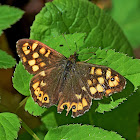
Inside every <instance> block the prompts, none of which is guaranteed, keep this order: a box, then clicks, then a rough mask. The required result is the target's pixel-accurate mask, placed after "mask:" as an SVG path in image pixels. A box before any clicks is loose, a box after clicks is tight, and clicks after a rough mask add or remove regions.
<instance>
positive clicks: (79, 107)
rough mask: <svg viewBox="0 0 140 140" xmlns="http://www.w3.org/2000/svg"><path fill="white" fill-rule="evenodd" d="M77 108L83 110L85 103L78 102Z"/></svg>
mask: <svg viewBox="0 0 140 140" xmlns="http://www.w3.org/2000/svg"><path fill="white" fill-rule="evenodd" d="M77 110H83V105H82V103H80V102H79V103H78V106H77Z"/></svg>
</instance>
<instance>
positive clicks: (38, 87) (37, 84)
mask: <svg viewBox="0 0 140 140" xmlns="http://www.w3.org/2000/svg"><path fill="white" fill-rule="evenodd" d="M17 52H18V54H19V56H20V57H21V59H22V63H23V65H24V66H25V69H26V70H27V71H28V72H29V73H31V74H34V77H33V78H32V79H31V82H30V91H31V94H32V97H33V99H34V101H35V102H37V103H38V104H39V105H40V106H44V107H47V108H48V107H50V106H52V105H56V104H58V106H57V111H58V112H60V113H61V112H62V111H63V109H64V108H67V114H68V113H69V111H70V110H71V109H72V117H77V116H79V115H83V114H84V113H85V112H86V111H88V110H89V108H90V106H91V104H92V99H94V100H96V99H102V97H103V96H109V95H111V94H113V93H115V92H120V91H122V89H123V88H124V87H125V83H126V81H125V78H124V77H123V76H121V75H120V74H119V73H118V72H116V71H114V70H112V69H111V68H108V67H106V66H101V65H95V64H89V63H85V62H76V53H75V54H74V55H71V56H70V57H69V58H66V57H65V56H63V55H62V54H60V53H59V52H57V51H55V50H53V49H51V48H50V47H48V46H46V45H45V44H43V43H41V42H39V41H36V40H31V39H20V40H19V41H18V42H17Z"/></svg>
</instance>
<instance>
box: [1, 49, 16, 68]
mask: <svg viewBox="0 0 140 140" xmlns="http://www.w3.org/2000/svg"><path fill="white" fill-rule="evenodd" d="M15 64H16V61H15V59H14V58H13V57H12V56H10V55H8V54H7V53H6V52H4V51H2V50H0V68H4V69H6V68H11V67H13V66H15Z"/></svg>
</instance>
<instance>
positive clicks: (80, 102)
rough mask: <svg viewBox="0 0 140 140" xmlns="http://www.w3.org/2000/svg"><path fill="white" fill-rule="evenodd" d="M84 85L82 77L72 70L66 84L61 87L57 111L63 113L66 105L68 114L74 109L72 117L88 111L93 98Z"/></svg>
mask: <svg viewBox="0 0 140 140" xmlns="http://www.w3.org/2000/svg"><path fill="white" fill-rule="evenodd" d="M83 87H84V85H83V83H82V81H81V79H80V78H79V77H78V75H76V73H75V72H73V71H71V72H70V74H69V75H68V76H67V79H66V81H65V86H63V88H60V89H61V90H60V92H59V103H58V107H57V111H58V112H60V113H61V112H62V111H63V110H64V109H65V107H66V108H67V114H68V113H69V111H70V110H72V117H77V116H80V115H83V114H84V113H85V112H86V111H88V110H89V108H90V106H91V104H92V99H91V97H90V96H89V94H88V92H87V91H86V90H85V89H84V88H83ZM67 114H66V115H67Z"/></svg>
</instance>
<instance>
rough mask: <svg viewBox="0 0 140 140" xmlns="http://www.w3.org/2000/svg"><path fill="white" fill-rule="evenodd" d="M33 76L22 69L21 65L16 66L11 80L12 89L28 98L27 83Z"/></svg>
mask: <svg viewBox="0 0 140 140" xmlns="http://www.w3.org/2000/svg"><path fill="white" fill-rule="evenodd" d="M32 77H33V76H32V75H31V74H29V73H28V72H27V71H26V70H25V69H24V67H23V65H22V63H21V62H19V64H18V65H17V66H16V69H15V72H14V77H13V78H12V81H13V86H14V88H15V89H16V90H17V91H18V92H20V93H21V94H22V95H25V96H29V95H30V90H29V86H30V85H29V83H30V80H31V78H32Z"/></svg>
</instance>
